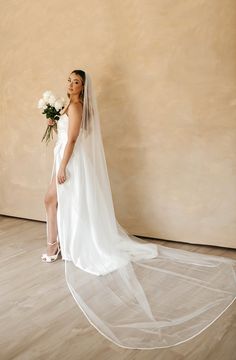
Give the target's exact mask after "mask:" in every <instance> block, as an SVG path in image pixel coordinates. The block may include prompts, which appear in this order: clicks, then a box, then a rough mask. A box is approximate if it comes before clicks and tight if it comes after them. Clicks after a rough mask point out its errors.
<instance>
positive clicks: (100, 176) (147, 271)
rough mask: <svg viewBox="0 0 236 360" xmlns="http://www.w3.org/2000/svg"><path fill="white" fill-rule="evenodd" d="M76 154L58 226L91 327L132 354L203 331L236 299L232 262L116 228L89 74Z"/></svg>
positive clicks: (72, 284)
mask: <svg viewBox="0 0 236 360" xmlns="http://www.w3.org/2000/svg"><path fill="white" fill-rule="evenodd" d="M74 152H75V154H74V155H73V156H74V157H75V159H76V157H77V159H78V162H80V166H79V168H78V169H79V170H78V169H77V168H73V167H72V168H71V172H72V173H71V174H70V176H71V178H73V179H74V184H75V186H74V187H70V186H67V187H66V186H65V187H64V190H63V191H64V192H59V193H58V197H59V198H58V206H59V207H61V208H62V207H63V206H64V202H65V201H66V199H68V197H70V199H71V203H70V207H69V208H68V209H70V208H71V211H73V214H71V216H70V213H69V214H68V213H67V218H68V219H71V218H72V219H73V221H70V222H69V220H68V222H67V221H65V219H61V224H60V232H61V234H64V235H63V236H65V237H66V236H67V230H68V227H70V237H71V239H70V255H71V258H70V259H65V277H66V282H67V284H68V287H69V289H70V292H71V294H72V296H73V297H74V299H75V301H76V303H77V304H78V306H79V307H80V309H81V310H82V312H83V313H84V315H85V316H86V317H87V319H88V321H89V322H90V323H91V324H92V325H93V326H94V327H95V328H96V329H97V330H98V331H99V332H100V333H101V334H102V335H104V336H105V337H106V338H108V339H109V340H111V341H112V342H114V343H115V344H117V345H119V346H122V347H125V348H133V349H154V348H162V347H169V346H173V345H177V344H180V343H182V342H184V341H186V340H189V339H191V338H193V337H194V336H196V335H197V334H199V333H200V332H202V331H203V330H204V329H206V328H207V327H208V326H209V325H210V324H212V323H213V322H214V321H215V320H216V319H217V318H218V317H219V316H220V315H221V314H222V313H223V312H224V311H225V310H226V309H227V308H228V307H229V306H230V304H232V302H233V301H234V300H235V297H236V277H235V270H236V261H235V260H233V259H228V258H225V257H219V256H211V255H202V254H197V253H193V252H188V251H183V250H179V249H178V250H177V249H173V248H168V247H164V246H161V245H157V244H154V243H147V242H145V241H143V240H141V239H139V238H138V237H136V236H133V235H131V234H129V233H128V232H127V231H126V230H125V229H124V228H123V227H122V226H121V225H120V224H119V223H118V221H117V219H116V216H115V213H114V207H113V201H112V194H111V188H110V182H109V177H108V172H107V165H106V159H105V154H104V148H103V142H102V136H101V130H100V120H99V113H98V109H97V104H96V96H95V92H94V89H93V88H92V81H91V77H90V75H89V74H88V73H87V72H86V81H85V86H84V106H83V115H82V123H81V133H80V135H79V137H78V141H77V143H76V146H75V148H74ZM73 169H74V170H73ZM65 184H66V183H65ZM61 188H62V187H61ZM68 211H70V210H68ZM77 225H78V226H77ZM76 226H77V228H78V231H75V230H74V227H76ZM78 244H79V245H78Z"/></svg>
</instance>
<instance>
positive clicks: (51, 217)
mask: <svg viewBox="0 0 236 360" xmlns="http://www.w3.org/2000/svg"><path fill="white" fill-rule="evenodd" d="M44 204H45V208H46V212H47V243H54V242H56V241H57V235H58V231H57V188H56V175H54V176H53V178H52V181H51V183H50V185H49V187H48V190H47V192H46V195H45V198H44ZM57 246H58V244H57V242H56V243H55V244H54V245H49V244H47V254H48V255H54V254H55V253H56V252H57Z"/></svg>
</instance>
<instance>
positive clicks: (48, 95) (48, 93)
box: [43, 90, 53, 102]
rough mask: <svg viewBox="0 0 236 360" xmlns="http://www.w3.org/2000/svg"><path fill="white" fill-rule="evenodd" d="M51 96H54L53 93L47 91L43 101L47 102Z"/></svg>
mask: <svg viewBox="0 0 236 360" xmlns="http://www.w3.org/2000/svg"><path fill="white" fill-rule="evenodd" d="M51 95H53V93H52V91H50V90H47V91H45V92H44V93H43V99H44V100H45V101H46V102H47V101H48V99H49V98H50V96H51Z"/></svg>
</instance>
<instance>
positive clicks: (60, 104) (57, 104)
mask: <svg viewBox="0 0 236 360" xmlns="http://www.w3.org/2000/svg"><path fill="white" fill-rule="evenodd" d="M63 105H64V104H63V100H62V99H61V98H59V99H57V100H56V101H55V104H54V107H55V109H56V110H57V111H58V110H60V109H61V108H62V107H63Z"/></svg>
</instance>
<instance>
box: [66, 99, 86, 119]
mask: <svg viewBox="0 0 236 360" xmlns="http://www.w3.org/2000/svg"><path fill="white" fill-rule="evenodd" d="M82 111H83V105H82V104H81V103H80V102H79V103H71V104H70V106H69V107H68V111H67V112H68V116H76V117H81V115H82Z"/></svg>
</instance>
